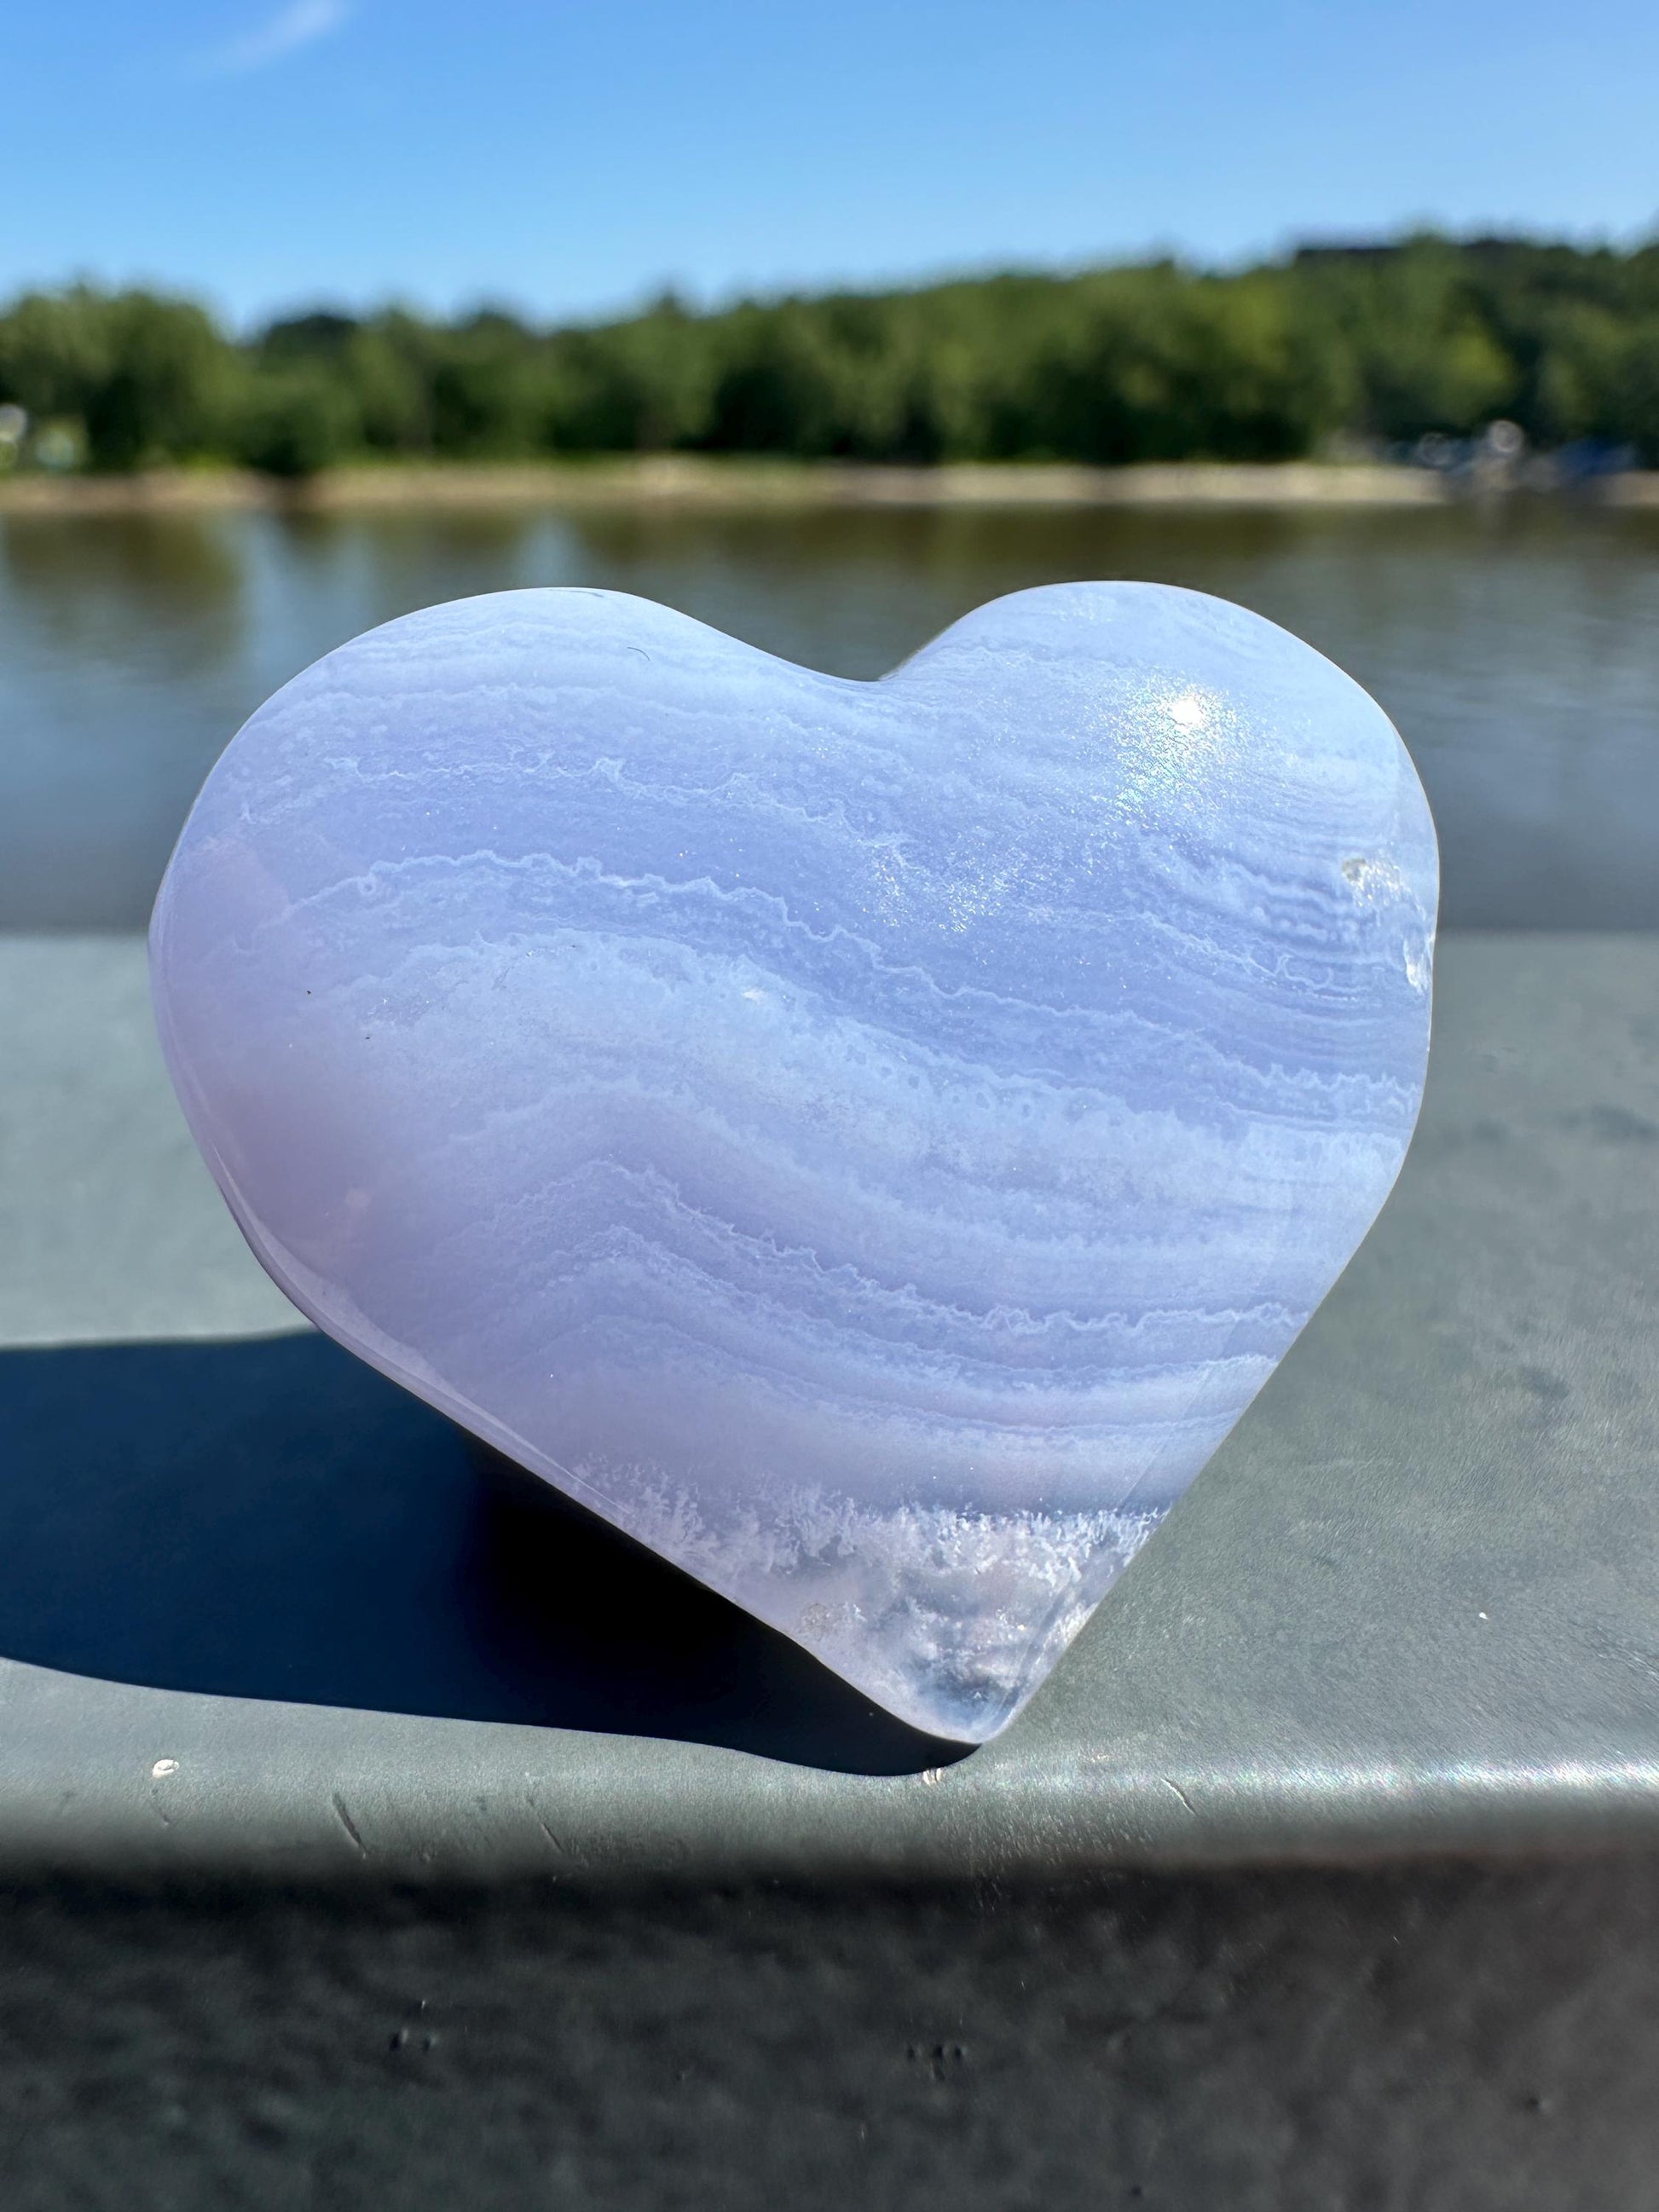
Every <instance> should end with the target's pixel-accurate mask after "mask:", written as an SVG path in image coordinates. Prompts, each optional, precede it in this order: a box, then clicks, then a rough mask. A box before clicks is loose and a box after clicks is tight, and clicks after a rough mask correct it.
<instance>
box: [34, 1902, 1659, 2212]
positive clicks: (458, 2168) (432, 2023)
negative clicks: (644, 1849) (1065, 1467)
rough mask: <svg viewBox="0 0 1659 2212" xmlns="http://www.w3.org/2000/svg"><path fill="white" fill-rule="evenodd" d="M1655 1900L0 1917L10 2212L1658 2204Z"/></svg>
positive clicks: (710, 1905)
mask: <svg viewBox="0 0 1659 2212" xmlns="http://www.w3.org/2000/svg"><path fill="white" fill-rule="evenodd" d="M1656 2011H1659V1866H1656V1864H1655V1863H1654V1862H1652V1861H1649V1860H1636V1861H1632V1862H1629V1863H1605V1864H1596V1863H1581V1864H1577V1865H1571V1866H1562V1867H1557V1868H1550V1869H1544V1868H1524V1869H1522V1868H1515V1867H1506V1868H1501V1869H1492V1868H1486V1869H1476V1868H1462V1869H1447V1868H1436V1869H1419V1870H1417V1871H1416V1872H1415V1873H1414V1874H1413V1875H1410V1876H1409V1877H1408V1876H1406V1875H1401V1874H1399V1873H1390V1874H1387V1875H1380V1874H1370V1875H1356V1874H1340V1875H1331V1874H1314V1873H1307V1872H1304V1873H1300V1874H1296V1875H1286V1874H1279V1875H1249V1876H1244V1877H1235V1878H1231V1879H1217V1878H1214V1877H1200V1878H1189V1879H1187V1880H1183V1881H1171V1880H1155V1879H1152V1880H1149V1879H1146V1878H1138V1879H1130V1880H1121V1881H1111V1882H1107V1883H1087V1884H1082V1885H1078V1886H1071V1887H1065V1888H1061V1889H1053V1888H1038V1889H1030V1890H1028V1889H1012V1890H1011V1889H996V1888H993V1889H975V1890H971V1891H969V1892H966V1893H964V1892H963V1891H962V1890H960V1889H959V1888H956V1887H952V1888H950V1889H947V1890H943V1891H921V1892H916V1891H902V1890H901V1891H890V1890H884V1889H876V1890H860V1891H854V1892H847V1891H831V1892H829V1893H825V1892H823V1891H821V1890H816V1889H815V1890H813V1891H811V1892H802V1891H793V1892H788V1891H786V1892H765V1891H757V1890H752V1889H750V1890H745V1891H739V1892H735V1893H726V1892H720V1893H679V1894H667V1895H664V1894H651V1895H644V1896H630V1895H619V1894H611V1895H607V1896H604V1897H599V1898H594V1897H592V1896H586V1895H580V1894H566V1893H563V1892H562V1891H553V1892H549V1891H548V1890H546V1889H545V1888H544V1887H532V1888H530V1889H526V1890H523V1891H507V1892H505V1893H495V1894H493V1895H478V1894H471V1895H465V1894H463V1895H459V1896H451V1895H440V1894H435V1893H431V1892H426V1893H421V1894H418V1895H413V1896H409V1895H405V1896H401V1897H399V1896H386V1897H379V1898H370V1897H365V1896H361V1895H360V1896H357V1897H355V1898H351V1899H341V1898H339V1897H331V1896H327V1895H313V1896H308V1897H289V1896H283V1895H281V1894H277V1893H261V1892H257V1891H256V1892H253V1893H247V1892H246V1891H244V1892H242V1893H238V1894H235V1895H234V1896H217V1897H200V1896H197V1897H189V1898H180V1897H177V1896H173V1897H166V1896H164V1897H146V1896H127V1897H121V1896H112V1895H109V1894H106V1893H105V1894H88V1893H81V1892H75V1891H71V1892H68V1893H64V1892H54V1893H46V1894H37V1895H31V1896H27V1897H21V1898H14V1899H9V1900H4V1901H0V2156H3V2160H4V2177H5V2185H4V2187H5V2194H4V2201H5V2203H6V2206H7V2212H64V2208H65V2207H74V2208H76V2212H82V2208H84V2212H197V2208H198V2207H199V2208H213V2212H227V2208H229V2212H244V2209H246V2212H369V2208H388V2212H390V2209H391V2208H395V2212H428V2208H430V2212H521V2209H522V2212H636V2208H638V2209H639V2212H680V2208H684V2212H776V2208H787V2212H1074V2208H1075V2212H1083V2208H1088V2212H1116V2208H1120V2207H1121V2208H1123V2212H1143V2209H1144V2212H1158V2208H1164V2209H1165V2212H1169V2208H1180V2212H1648V2208H1650V2206H1651V2205H1652V2203H1653V2202H1654V2196H1655V2173H1656V2171H1659V2100H1656V2099H1655V2097H1654V2094H1653V2086H1652V2084H1653V2061H1654V2051H1655V2047H1656V2037H1655V2029H1656Z"/></svg>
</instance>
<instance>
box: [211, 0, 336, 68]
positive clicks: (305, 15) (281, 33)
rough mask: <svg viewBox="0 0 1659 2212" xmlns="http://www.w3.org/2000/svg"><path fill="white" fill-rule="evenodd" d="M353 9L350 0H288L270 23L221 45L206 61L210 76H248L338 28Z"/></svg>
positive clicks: (310, 44) (323, 37)
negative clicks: (243, 37)
mask: <svg viewBox="0 0 1659 2212" xmlns="http://www.w3.org/2000/svg"><path fill="white" fill-rule="evenodd" d="M350 13H351V0H289V5H288V6H287V7H286V8H283V9H278V10H277V12H276V15H273V16H272V17H271V19H270V21H269V22H268V23H264V24H262V25H261V26H260V27H259V29H258V30H257V31H250V32H249V33H248V34H247V36H246V38H245V39H237V40H234V42H233V43H232V44H231V45H230V46H222V47H221V48H220V50H219V52H217V53H216V54H210V56H209V57H208V58H207V60H206V62H205V63H204V73H205V74H206V75H207V76H247V75H248V74H249V72H250V71H251V70H261V69H268V68H269V67H270V64H271V63H272V62H280V61H282V60H283V59H284V58H286V57H287V56H288V55H289V54H293V53H297V52H299V50H300V48H301V46H313V45H314V44H315V43H316V41H317V40H319V39H325V38H327V37H328V36H329V34H330V33H331V32H333V31H337V30H338V29H339V27H340V26H341V24H342V23H343V22H344V21H345V20H346V17H347V16H348V15H349V14H350Z"/></svg>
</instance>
